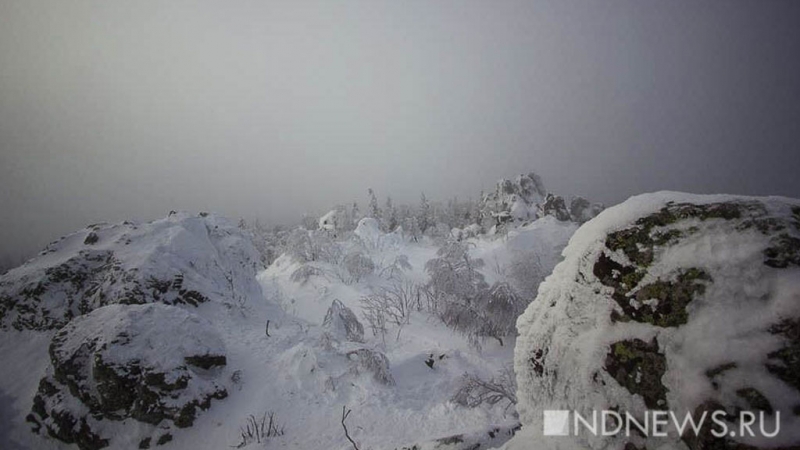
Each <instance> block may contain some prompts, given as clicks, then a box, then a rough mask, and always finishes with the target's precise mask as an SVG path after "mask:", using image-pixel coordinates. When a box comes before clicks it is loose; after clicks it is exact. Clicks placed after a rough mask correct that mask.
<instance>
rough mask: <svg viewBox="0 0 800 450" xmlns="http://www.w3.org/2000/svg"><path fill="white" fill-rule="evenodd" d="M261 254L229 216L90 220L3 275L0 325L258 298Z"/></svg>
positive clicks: (46, 325)
mask: <svg viewBox="0 0 800 450" xmlns="http://www.w3.org/2000/svg"><path fill="white" fill-rule="evenodd" d="M259 269H260V267H259V256H258V252H257V251H256V250H255V248H254V247H253V245H252V243H251V242H250V241H249V240H248V239H247V238H246V237H245V235H244V234H243V233H242V232H241V230H239V229H238V228H236V227H235V226H234V225H232V224H231V223H230V222H228V221H227V220H225V219H223V218H221V217H218V216H214V215H207V214H205V213H203V214H201V215H199V216H192V215H189V214H186V213H171V214H170V215H169V216H168V217H166V218H164V219H161V220H156V221H154V222H149V223H141V224H135V223H130V222H124V223H120V224H113V225H109V224H98V225H91V226H89V227H87V228H85V229H83V230H81V231H78V232H76V233H73V234H70V235H68V236H65V237H63V238H61V239H59V240H58V241H56V242H53V243H51V244H50V245H48V246H47V248H45V249H44V250H43V251H42V252H41V253H40V254H39V255H38V256H37V257H35V258H33V259H31V260H30V261H28V262H26V263H25V264H24V265H22V266H20V267H18V268H16V269H13V270H10V271H9V272H7V273H6V274H4V275H2V276H1V277H0V328H7V327H9V326H11V327H13V328H15V329H18V330H22V329H34V330H47V329H57V328H60V327H62V326H64V325H65V324H66V323H67V322H69V320H70V319H71V318H73V317H75V316H79V315H81V314H86V313H88V312H90V311H92V310H94V309H96V308H98V307H100V306H104V305H108V304H115V303H123V304H142V303H150V302H156V301H157V302H161V303H167V304H185V305H192V306H197V305H198V304H200V303H203V302H207V301H209V300H211V301H215V302H220V303H224V304H228V305H236V304H240V303H243V302H244V301H245V300H246V299H248V298H258V297H260V296H261V295H260V287H259V285H258V283H256V282H255V274H256V272H257V271H258V270H259Z"/></svg>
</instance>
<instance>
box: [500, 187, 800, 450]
mask: <svg viewBox="0 0 800 450" xmlns="http://www.w3.org/2000/svg"><path fill="white" fill-rule="evenodd" d="M564 256H565V259H564V261H563V262H561V263H560V264H559V265H558V266H557V267H556V268H555V270H554V272H553V274H552V275H550V276H549V277H548V278H547V279H546V281H545V282H544V283H542V284H541V286H540V288H539V294H538V297H537V299H536V300H535V301H534V302H533V303H532V304H531V305H530V306H529V307H528V309H527V310H526V311H525V313H524V314H523V315H522V316H521V317H520V318H519V320H518V322H517V327H518V330H519V333H520V336H519V338H518V340H517V346H516V349H515V371H516V374H517V381H518V386H519V390H518V393H517V397H518V399H519V404H518V405H517V406H518V411H519V413H520V419H521V422H522V424H523V430H522V434H521V435H519V436H517V437H516V438H515V439H514V440H512V441H511V442H510V443H509V444H508V446H507V448H509V449H517V448H520V449H521V448H530V447H531V445H533V442H535V443H536V445H535V446H536V448H556V447H558V448H571V446H572V447H575V448H598V449H599V448H609V449H623V448H625V449H628V448H638V449H641V448H645V447H646V448H658V447H660V446H662V445H665V444H668V445H669V446H675V448H686V447H688V448H690V449H701V448H704V449H705V448H714V449H734V448H736V449H751V448H767V447H769V448H776V447H781V448H788V447H791V448H797V447H796V446H798V445H800V376H798V374H800V200H793V199H787V198H774V197H770V198H752V197H731V196H697V195H689V194H680V193H669V192H666V193H657V194H648V195H643V196H638V197H633V198H631V199H630V200H628V201H626V202H624V203H622V204H620V205H618V206H615V207H613V208H610V209H608V210H606V211H604V212H603V213H601V214H600V215H599V216H598V217H596V218H595V219H593V220H591V221H590V222H588V223H586V224H585V225H584V226H583V227H581V228H580V229H579V230H578V231H577V232H576V233H575V235H574V236H573V237H572V239H571V241H570V244H569V245H568V247H567V248H566V249H565V250H564ZM609 409H610V410H615V411H619V412H621V413H626V412H627V413H629V414H631V416H633V417H635V418H637V419H638V420H641V419H642V418H643V417H644V414H645V411H653V410H664V411H667V410H668V411H672V412H673V413H674V414H676V415H677V417H678V418H679V419H680V418H683V417H685V414H687V413H689V414H693V415H694V417H695V418H697V419H699V417H700V415H701V414H702V412H704V411H708V412H709V413H710V412H711V411H715V410H724V411H725V414H726V415H727V416H726V420H727V421H728V422H726V423H728V426H729V427H730V430H736V431H737V432H738V431H739V425H740V420H739V419H740V416H739V414H740V412H741V411H750V412H754V413H755V415H756V417H758V416H759V413H763V417H764V418H763V425H764V429H765V430H766V431H772V430H774V429H775V424H776V421H777V418H778V415H779V416H780V430H781V431H780V433H779V434H778V436H776V437H773V438H768V437H765V436H764V435H763V434H760V433H759V432H758V426H759V425H760V423H759V422H758V421H757V422H756V425H754V426H753V429H754V430H756V432H755V434H756V436H744V437H742V436H741V435H740V434H739V433H735V436H730V435H726V436H725V437H715V436H713V435H712V434H711V433H710V432H709V428H710V427H711V425H712V423H711V422H710V419H709V420H708V421H707V422H706V424H705V428H704V431H703V432H701V433H699V435H695V434H694V433H692V432H688V431H687V432H686V433H684V434H683V436H680V435H679V434H678V432H677V431H676V428H675V427H667V431H668V432H669V437H667V438H663V437H662V438H658V437H652V436H644V435H643V434H637V433H632V434H631V436H629V437H626V436H625V433H624V432H622V433H620V434H617V435H613V436H605V437H603V436H593V435H592V434H591V433H588V432H585V433H581V434H579V435H577V436H572V437H570V438H561V440H559V439H558V438H552V437H550V438H543V437H542V427H543V411H544V410H575V411H578V412H579V413H581V414H582V415H583V416H584V417H591V415H592V411H593V410H598V411H599V410H609ZM598 414H599V412H598ZM715 429H716V428H715ZM572 431H573V433H574V430H572ZM532 440H533V441H532ZM565 444H568V445H567V446H566V447H564V446H563V445H565ZM559 446H560V447H559ZM684 446H686V447H684ZM670 448H672V447H670Z"/></svg>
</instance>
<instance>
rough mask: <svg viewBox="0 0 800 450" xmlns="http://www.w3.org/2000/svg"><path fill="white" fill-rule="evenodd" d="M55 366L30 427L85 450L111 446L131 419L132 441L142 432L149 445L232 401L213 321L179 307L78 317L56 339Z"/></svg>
mask: <svg viewBox="0 0 800 450" xmlns="http://www.w3.org/2000/svg"><path fill="white" fill-rule="evenodd" d="M50 360H51V367H50V368H49V369H48V373H47V375H46V376H45V377H44V378H43V379H42V380H41V381H40V383H39V390H38V392H37V394H36V397H35V398H34V401H33V408H32V413H31V414H30V415H29V416H28V421H29V422H31V423H32V425H33V428H34V431H38V432H41V433H43V434H48V435H50V436H51V437H54V438H56V439H59V440H61V441H64V442H67V443H76V444H77V445H78V447H80V448H81V449H97V448H102V447H105V446H107V445H108V444H109V439H110V438H111V437H112V436H113V435H114V431H115V430H114V425H115V424H116V425H118V426H123V424H122V423H121V421H125V420H126V419H128V422H126V423H128V425H127V426H126V430H127V433H131V432H132V430H139V431H140V433H141V436H140V437H141V438H142V439H147V438H148V437H150V436H151V434H152V433H153V432H154V431H156V428H155V426H157V425H160V427H161V428H165V427H166V428H169V426H171V425H174V426H176V427H179V428H185V427H189V426H191V425H192V424H193V422H194V420H195V416H196V415H197V414H198V412H199V411H200V410H204V409H208V407H209V406H210V405H211V400H212V399H222V398H225V397H226V396H227V390H226V389H225V387H224V386H223V385H222V384H221V383H219V382H218V378H220V374H221V372H222V370H221V369H220V368H221V367H224V366H225V364H226V356H225V348H224V346H223V343H222V340H221V339H220V337H219V336H218V335H217V333H216V331H215V330H214V329H213V327H212V325H211V324H210V323H209V322H208V321H206V320H205V319H202V318H200V317H199V316H197V315H195V314H192V313H190V312H189V311H187V310H184V309H181V308H178V307H175V306H169V305H164V304H160V303H153V304H148V305H119V304H118V305H108V306H104V307H102V308H98V309H96V310H94V311H92V312H91V313H89V314H86V315H84V316H81V317H77V318H75V319H73V320H72V321H70V323H69V324H67V325H66V326H65V327H64V328H62V329H61V330H60V331H59V332H58V333H57V334H56V335H55V337H54V338H53V341H52V343H51V345H50ZM131 419H132V420H134V421H137V422H141V423H144V424H149V425H152V426H151V427H147V426H139V427H133V426H131V425H130V420H131ZM159 433H160V432H159Z"/></svg>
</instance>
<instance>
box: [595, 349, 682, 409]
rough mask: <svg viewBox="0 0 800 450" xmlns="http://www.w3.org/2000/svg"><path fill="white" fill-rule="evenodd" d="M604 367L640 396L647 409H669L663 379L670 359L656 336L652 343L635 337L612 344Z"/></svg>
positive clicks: (623, 385)
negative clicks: (659, 347)
mask: <svg viewBox="0 0 800 450" xmlns="http://www.w3.org/2000/svg"><path fill="white" fill-rule="evenodd" d="M605 370H606V372H608V373H609V374H610V375H611V376H612V377H613V378H614V379H615V380H617V382H618V383H619V384H620V385H621V386H622V387H624V388H625V389H627V390H628V391H629V392H630V393H631V394H638V395H640V396H641V397H642V399H643V400H644V404H645V405H646V406H647V407H648V408H650V409H666V408H667V388H666V387H665V386H664V384H663V383H662V382H661V377H662V376H664V373H665V372H666V371H667V361H666V358H665V356H664V355H663V354H662V353H659V351H658V342H657V341H656V340H655V339H653V341H652V342H650V343H647V342H645V341H642V340H640V339H632V340H625V341H619V342H615V343H613V344H611V347H610V349H609V352H608V354H607V355H606V360H605Z"/></svg>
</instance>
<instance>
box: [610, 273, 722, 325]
mask: <svg viewBox="0 0 800 450" xmlns="http://www.w3.org/2000/svg"><path fill="white" fill-rule="evenodd" d="M709 281H711V276H709V275H708V273H706V272H705V271H703V270H702V269H698V268H690V269H683V270H679V271H678V276H677V277H675V280H673V281H664V280H657V281H654V282H652V283H649V284H646V285H644V286H642V287H641V288H639V290H638V291H637V292H636V294H635V295H634V297H635V299H636V301H637V303H638V305H639V306H638V307H634V306H632V305H631V302H630V301H628V302H624V303H620V302H618V304H619V306H620V307H621V308H622V310H623V311H624V313H625V315H624V316H622V317H621V318H620V320H621V321H624V320H626V319H627V320H633V321H636V322H643V323H651V324H653V325H655V326H659V327H676V326H678V325H683V324H685V323H686V321H687V320H688V319H689V314H688V313H687V312H686V307H687V306H688V305H689V302H691V301H692V300H693V299H694V298H697V297H698V296H700V295H703V293H704V292H705V289H706V287H705V284H704V282H709ZM651 300H656V303H654V304H652V305H650V304H645V302H648V301H651Z"/></svg>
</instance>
